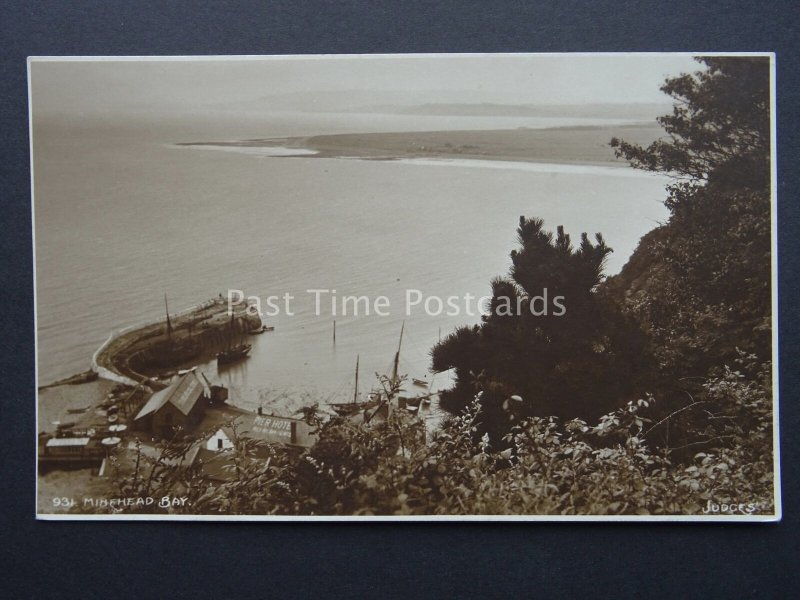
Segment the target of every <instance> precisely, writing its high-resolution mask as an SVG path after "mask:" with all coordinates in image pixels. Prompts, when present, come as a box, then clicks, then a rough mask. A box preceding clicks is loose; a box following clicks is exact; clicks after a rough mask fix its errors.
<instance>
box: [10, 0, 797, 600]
mask: <svg viewBox="0 0 800 600" xmlns="http://www.w3.org/2000/svg"><path fill="white" fill-rule="evenodd" d="M796 13H797V9H796V4H795V3H794V2H786V3H780V2H769V3H762V2H720V1H715V2H707V1H696V0H695V1H692V2H686V1H673V2H650V1H648V2H644V1H640V2H631V1H623V0H617V1H607V0H599V1H595V2H574V1H569V0H565V1H561V2H554V3H543V2H534V1H531V2H510V1H502V2H498V1H494V2H485V3H482V2H475V1H466V2H455V1H452V0H447V1H440V2H415V1H406V2H396V3H395V2H379V1H377V0H371V1H370V0H362V1H336V2H334V1H327V2H326V1H324V0H319V1H314V2H299V1H294V2H288V1H271V0H270V1H266V2H256V1H251V2H185V1H171V2H149V1H141V2H131V1H130V0H129V1H124V0H122V1H121V0H102V1H93V2H24V1H13V2H3V3H2V5H1V6H0V39H2V53H0V61H2V86H3V88H2V94H1V95H0V120H2V124H1V125H0V132H2V136H1V137H0V147H2V161H0V169H2V176H0V203H1V204H0V220H1V222H2V235H1V236H0V252H1V253H2V256H1V258H0V273H2V284H3V287H2V289H3V294H2V300H0V302H2V316H0V345H2V353H1V354H0V359H1V360H2V362H1V363H0V367H1V368H2V371H0V372H1V373H2V375H3V378H2V380H0V381H2V387H1V388H0V389H1V390H2V393H0V410H2V412H1V413H0V415H1V416H0V423H1V424H2V429H0V431H2V435H1V436H0V460H1V461H2V479H0V485H2V493H0V501H2V508H1V509H0V520H2V526H1V527H2V528H1V529H0V531H2V534H0V535H2V544H1V545H0V556H2V564H0V590H2V594H3V596H4V597H7V598H21V597H36V598H52V597H65V598H66V597H69V598H82V597H83V598H91V597H98V598H107V597H111V598H113V597H120V596H122V597H127V596H135V597H138V598H150V597H163V598H167V597H170V598H206V597H214V598H238V597H277V596H288V597H298V598H310V597H312V596H315V595H331V596H335V597H354V598H361V597H367V596H379V597H400V598H413V597H417V596H436V597H444V598H456V597H459V598H466V597H469V598H472V597H484V596H485V597H508V596H511V597H536V596H548V597H550V596H565V597H575V596H578V597H580V596H584V597H597V596H600V597H606V596H634V595H636V596H643V597H645V598H647V597H650V596H654V595H657V594H659V592H660V593H661V594H664V595H669V596H676V597H706V596H714V597H734V598H737V597H749V596H753V597H763V598H768V597H792V596H795V595H796V594H797V589H798V586H797V580H798V578H797V571H798V568H800V567H798V565H797V561H798V558H800V557H799V556H798V552H797V550H798V540H799V539H800V538H799V537H798V528H797V523H798V494H797V491H798V476H797V475H798V467H797V462H798V444H797V436H796V434H795V432H796V431H797V429H798V410H797V393H796V387H797V379H798V374H797V369H796V364H797V361H798V351H797V343H798V327H797V322H796V321H795V320H794V319H793V317H795V316H797V311H796V310H793V306H792V300H793V298H792V296H793V292H794V290H795V289H796V287H797V279H798V268H797V266H798V256H797V248H796V245H795V243H794V240H795V236H796V235H797V233H798V232H797V225H798V214H799V212H800V211H799V210H798V206H797V203H796V202H795V201H794V199H793V198H792V195H791V192H792V191H793V190H795V189H797V187H798V171H797V166H796V165H797V162H796V159H795V152H794V149H795V148H796V147H797V146H798V139H797V136H798V132H797V104H798V80H797V73H798V71H800V68H799V67H800V65H798V57H797V53H796V44H795V42H796V39H797V25H798V19H797V17H796ZM511 51H513V52H523V51H525V52H561V51H616V52H619V51H698V52H699V51H707V52H713V51H775V52H777V69H778V158H779V163H778V164H779V181H778V196H779V219H780V222H779V230H780V235H779V241H780V244H779V255H780V262H781V268H780V290H781V293H780V300H781V311H780V317H781V344H780V347H781V369H780V374H781V411H780V420H781V432H782V436H781V437H782V482H783V507H784V518H783V522H782V523H780V524H772V525H729V524H678V525H667V524H642V523H635V524H623V525H612V524H564V523H556V524H530V523H527V524H526V523H519V524H490V523H484V524H480V523H466V524H463V523H461V524H460V523H439V524H424V523H418V524H406V523H395V524H364V523H337V524H315V523H312V524H305V523H255V524H238V523H221V524H219V523H218V524H211V523H68V522H63V523H56V522H37V521H35V520H34V510H35V509H34V507H35V503H34V480H35V471H34V459H35V456H34V442H33V439H34V436H35V423H34V393H35V389H34V388H35V383H34V345H33V331H34V329H33V280H32V267H31V265H32V251H31V235H30V231H31V223H30V179H29V177H30V173H29V154H28V150H29V149H28V121H27V90H26V64H25V59H26V57H27V56H29V55H151V54H158V55H175V54H290V53H303V54H305V53H362V52H368V53H374V52H381V53H389V52H511Z"/></svg>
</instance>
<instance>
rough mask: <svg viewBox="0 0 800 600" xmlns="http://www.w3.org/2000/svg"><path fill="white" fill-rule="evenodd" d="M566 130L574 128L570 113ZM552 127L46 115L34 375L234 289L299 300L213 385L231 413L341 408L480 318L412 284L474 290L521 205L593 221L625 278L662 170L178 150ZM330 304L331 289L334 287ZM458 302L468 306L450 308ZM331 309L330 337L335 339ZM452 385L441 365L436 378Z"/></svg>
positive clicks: (499, 269) (344, 118)
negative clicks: (227, 399) (350, 311)
mask: <svg viewBox="0 0 800 600" xmlns="http://www.w3.org/2000/svg"><path fill="white" fill-rule="evenodd" d="M570 122H571V123H574V122H575V121H574V120H573V121H570ZM564 124H569V122H565V121H558V120H543V119H521V118H515V119H508V118H498V119H488V118H468V117H461V118H444V117H422V118H421V117H399V116H386V115H352V114H348V115H331V114H329V115H324V114H314V115H309V114H305V115H301V114H282V115H272V116H270V117H269V118H265V117H263V116H257V115H249V116H248V115H238V116H236V117H230V116H227V115H224V114H218V115H213V114H207V115H197V116H194V117H187V116H170V115H160V116H157V117H154V116H152V115H150V116H140V117H135V116H134V117H128V118H127V119H125V120H120V119H112V118H108V119H93V120H89V121H80V122H78V121H75V120H55V119H50V120H44V119H43V120H41V121H37V122H36V124H35V127H34V160H35V162H34V176H35V219H36V226H35V234H36V283H37V303H38V353H39V354H38V365H39V380H40V382H41V383H46V382H49V381H53V380H55V379H57V378H60V377H64V376H67V375H70V374H72V373H75V372H77V371H80V370H83V369H86V368H87V367H88V366H89V362H90V359H91V356H92V353H93V352H94V351H95V350H96V349H97V347H98V346H99V345H100V344H101V343H102V342H103V341H104V340H105V339H106V338H107V337H108V335H109V333H110V332H111V330H112V329H115V328H120V327H123V326H126V325H130V324H133V323H138V322H141V321H143V320H146V319H155V318H158V317H160V316H161V315H163V295H164V293H165V292H166V293H168V294H169V300H170V308H171V310H175V311H177V310H179V309H182V308H185V307H187V306H191V305H194V304H197V303H198V302H200V301H202V300H204V299H207V298H211V297H213V296H216V295H217V294H219V293H220V292H222V293H225V291H226V290H228V289H230V288H236V289H242V290H245V291H246V292H247V293H248V294H252V295H257V296H259V297H262V298H266V296H269V295H283V294H284V293H290V294H292V295H293V296H294V297H295V298H294V300H293V302H292V305H291V309H292V311H293V312H294V313H295V315H294V316H289V315H287V314H280V315H278V316H276V317H274V318H272V319H270V324H272V325H274V326H275V331H274V332H271V333H267V334H264V335H261V336H257V337H254V338H253V343H254V348H253V351H252V357H251V358H250V359H249V360H248V361H246V362H244V363H241V365H238V366H235V367H232V368H230V369H228V370H225V371H222V372H218V371H217V368H216V365H215V364H208V365H206V366H205V367H203V368H204V370H205V372H206V373H207V374H208V375H209V376H210V378H212V379H216V380H219V381H223V382H225V383H226V384H228V385H230V386H231V387H232V389H233V394H234V396H235V397H236V399H237V401H238V402H239V403H240V404H244V405H253V404H256V403H260V402H264V401H269V400H270V399H275V398H279V397H284V396H294V397H308V396H313V397H315V398H318V399H345V398H348V397H350V396H351V395H352V389H353V387H352V386H353V369H354V367H355V361H356V356H357V355H360V357H361V370H360V372H361V377H360V381H361V386H362V389H367V388H369V387H370V386H371V385H372V384H373V383H374V374H375V373H376V372H378V373H386V372H388V370H389V368H390V365H391V362H392V358H393V355H394V352H395V350H396V348H397V344H398V336H399V333H400V327H401V323H402V322H403V321H405V335H404V338H403V348H402V354H401V362H400V367H401V372H404V373H407V374H408V375H409V376H410V377H419V378H427V379H428V380H431V378H432V375H431V374H430V373H428V371H427V369H428V366H429V350H430V348H431V346H432V345H433V344H434V343H435V342H436V340H437V339H438V336H439V331H440V330H441V332H442V335H445V334H446V333H448V332H449V331H451V330H452V329H453V328H454V327H456V326H458V325H461V324H468V323H477V322H478V321H479V317H478V316H469V315H466V314H463V313H462V314H461V315H458V316H447V315H444V314H443V315H440V316H429V315H427V314H426V313H425V312H424V310H423V309H422V307H421V306H417V307H415V308H413V309H412V310H411V314H410V315H408V314H406V306H405V294H406V290H407V289H410V288H413V289H418V290H420V291H421V292H422V294H424V296H434V295H435V296H441V297H446V296H451V295H457V296H463V295H464V294H465V293H471V294H473V295H475V296H482V295H485V294H486V293H488V291H489V281H490V279H491V278H492V277H494V276H496V275H499V274H503V273H505V272H506V271H507V269H508V266H509V258H508V255H509V252H510V250H511V249H512V248H513V247H514V245H515V241H514V238H515V228H516V224H517V221H518V219H519V216H520V215H523V214H524V215H527V216H540V217H543V218H544V219H545V221H546V224H547V226H548V227H552V228H553V229H555V227H556V226H557V225H560V224H563V225H564V226H565V228H566V229H567V231H568V232H570V233H572V234H573V239H578V236H579V234H580V233H581V232H582V231H588V232H591V233H594V232H597V231H600V232H602V233H603V234H604V236H605V238H606V240H607V242H608V243H609V245H610V246H612V247H613V248H614V250H615V252H614V254H612V255H611V258H610V260H609V262H608V272H609V273H614V272H617V271H618V270H619V269H620V268H621V266H622V265H623V264H624V262H625V261H626V260H627V258H628V256H630V254H631V252H632V251H633V249H634V248H635V246H636V243H637V242H638V240H639V238H640V237H641V235H643V234H644V233H645V232H646V231H648V230H650V229H652V228H653V227H654V226H655V225H656V222H657V221H658V220H663V219H664V218H665V215H666V213H665V209H664V207H663V206H662V205H661V200H662V198H663V196H664V193H663V187H664V179H663V178H661V177H658V176H652V175H646V174H641V173H637V172H635V171H633V170H631V169H613V168H593V167H575V166H564V165H541V164H537V165H526V164H519V163H502V162H493V161H465V160H460V161H436V160H409V161H392V162H380V161H361V160H351V159H316V158H314V159H309V158H286V157H265V156H261V155H259V154H258V153H247V152H232V151H225V152H223V151H218V150H214V149H198V148H191V147H176V146H174V144H175V143H176V142H185V141H207V140H236V139H243V138H257V137H284V136H302V135H314V134H324V133H339V132H355V131H400V130H423V129H429V130H444V129H470V128H473V129H479V128H482V129H495V128H503V127H508V128H512V127H518V126H531V127H536V126H552V125H564ZM309 289H330V290H334V289H335V290H336V292H337V295H338V296H342V295H345V294H353V295H366V296H369V297H370V298H376V297H378V296H381V295H383V296H387V297H388V298H389V300H390V302H391V306H390V309H389V311H390V313H391V314H390V316H388V317H381V316H377V315H371V316H365V315H360V316H352V315H351V316H341V315H337V316H336V317H334V316H333V315H332V314H331V311H330V306H329V305H328V304H327V303H324V304H323V306H322V308H323V311H322V314H321V315H319V316H318V315H316V314H315V307H314V297H313V295H311V294H309V293H307V292H306V290H309ZM326 298H327V296H326ZM461 306H463V303H462V304H461ZM334 318H335V319H336V334H337V335H336V345H334V344H333V343H332V328H333V320H334ZM447 383H448V380H447V377H446V376H437V377H436V381H435V387H440V386H442V385H446V384H447Z"/></svg>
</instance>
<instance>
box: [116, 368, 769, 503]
mask: <svg viewBox="0 0 800 600" xmlns="http://www.w3.org/2000/svg"><path fill="white" fill-rule="evenodd" d="M656 402H657V400H656V399H655V398H653V397H652V396H647V397H645V398H641V399H639V400H638V401H635V402H629V403H628V404H627V405H626V406H624V407H622V408H620V409H618V410H615V411H613V412H611V413H609V414H607V415H605V416H604V417H603V418H601V419H600V420H599V422H598V423H596V424H594V425H590V424H588V423H586V422H584V421H582V420H578V419H575V420H571V421H567V422H563V423H562V422H560V421H559V420H558V419H557V418H555V417H549V418H541V417H532V418H526V419H521V420H520V421H519V422H518V424H517V425H515V426H514V427H512V429H511V431H510V433H509V434H508V435H507V436H506V438H505V439H504V440H503V443H502V444H498V445H492V444H491V443H490V442H489V437H488V436H487V435H484V436H483V437H482V438H479V439H478V440H477V441H476V439H475V432H476V431H477V429H478V427H479V426H480V421H481V419H482V418H483V416H484V412H483V407H482V402H481V398H480V396H478V397H476V398H475V400H474V401H473V402H472V403H471V404H470V405H469V406H468V407H467V410H466V411H465V412H464V413H462V414H461V415H459V416H457V417H453V418H451V419H449V420H448V421H446V422H445V423H444V424H443V426H442V428H441V430H439V431H437V432H435V433H434V435H433V439H432V440H428V441H427V442H426V440H425V436H424V431H423V429H422V424H421V422H420V421H419V420H417V419H415V418H414V417H412V416H411V415H410V414H408V413H405V412H404V411H396V412H394V413H393V414H392V415H391V416H390V417H389V419H388V420H386V421H385V422H381V423H377V424H356V423H353V422H352V421H348V420H345V419H333V420H331V421H329V422H328V423H326V424H325V425H323V426H322V428H321V431H320V440H319V443H318V444H317V445H316V446H315V447H314V448H312V449H310V450H308V451H306V452H305V453H303V454H301V455H299V456H298V455H292V454H291V453H289V452H288V451H287V450H285V449H283V448H281V447H278V446H270V447H261V448H259V447H256V446H255V445H254V444H253V443H252V442H251V441H248V440H246V439H240V440H239V443H238V444H237V448H236V450H235V451H231V459H232V461H231V465H230V466H229V470H230V473H231V480H230V481H228V482H226V483H219V482H210V481H207V480H205V479H203V478H202V477H201V476H200V475H199V474H198V473H197V472H196V471H195V470H194V469H193V468H188V469H182V468H178V467H174V468H172V469H171V470H165V471H164V473H162V476H161V477H160V478H159V485H158V490H159V492H158V493H159V494H161V493H164V494H170V493H171V494H180V495H182V496H186V497H188V498H189V500H188V502H187V503H186V505H185V506H183V507H172V508H171V509H170V510H171V511H172V512H178V513H180V512H183V513H189V514H277V515H471V514H472V515H475V514H482V515H491V514H497V515H504V514H506V515H647V514H653V515H672V514H675V515H687V514H702V513H703V512H705V511H708V510H709V508H710V507H717V508H719V506H721V505H726V506H728V507H730V506H733V507H735V508H733V509H731V508H729V509H728V514H758V513H771V512H773V508H774V507H773V500H772V498H773V466H772V450H773V448H772V412H771V402H772V401H771V386H770V369H769V364H762V365H758V364H757V363H756V362H755V357H754V356H752V355H749V356H747V355H744V354H742V356H741V358H740V360H739V363H738V364H737V369H736V370H733V369H730V368H726V369H724V371H723V372H722V373H721V374H720V375H719V376H718V377H715V378H712V379H710V380H708V381H707V382H706V383H705V384H704V385H703V386H702V392H701V393H700V394H699V395H697V396H696V397H694V398H692V399H689V400H687V403H686V405H685V406H683V407H682V408H681V409H679V410H677V411H675V412H673V413H672V414H670V415H668V416H667V417H664V418H660V419H658V420H656V418H657V417H654V415H655V414H656V412H655V410H654V403H656ZM516 403H517V400H516V399H515V398H509V399H507V400H506V401H505V402H504V403H503V404H504V410H506V411H507V412H508V413H509V415H510V417H509V418H510V419H512V420H513V417H514V414H515V412H516V411H517V410H518V407H517V406H516ZM679 421H681V423H680V427H679V428H678V427H677V426H676V423H678V422H679ZM670 426H673V427H676V429H679V430H680V431H682V432H686V431H691V440H692V441H690V442H686V441H685V440H686V437H685V435H682V436H680V437H674V438H673V445H672V446H670V445H663V439H664V432H665V431H666V430H668V429H669V428H670ZM667 438H669V435H667ZM654 440H658V443H659V445H658V446H656V445H655V443H654ZM689 449H690V450H691V451H690V452H689V453H688V454H687V450H689ZM265 451H266V454H265ZM131 477H132V474H129V475H128V476H127V479H126V481H127V482H128V484H130V482H131V481H132V479H131ZM133 480H136V479H133ZM138 481H139V485H144V483H145V482H147V484H148V485H151V484H152V482H150V481H149V480H148V479H146V478H143V477H139V478H138ZM126 492H127V493H129V494H136V493H137V490H134V489H131V488H128V489H126ZM713 514H719V513H713Z"/></svg>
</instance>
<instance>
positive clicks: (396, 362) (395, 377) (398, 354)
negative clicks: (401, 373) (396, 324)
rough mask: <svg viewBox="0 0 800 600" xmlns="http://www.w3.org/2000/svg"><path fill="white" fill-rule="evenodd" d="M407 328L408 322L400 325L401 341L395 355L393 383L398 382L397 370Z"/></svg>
mask: <svg viewBox="0 0 800 600" xmlns="http://www.w3.org/2000/svg"><path fill="white" fill-rule="evenodd" d="M405 328H406V322H405V320H403V324H402V325H401V326H400V342H399V343H398V344H397V353H396V354H395V355H394V365H393V366H392V385H395V384H396V383H397V371H398V368H399V367H400V347H401V346H402V345H403V330H404V329H405Z"/></svg>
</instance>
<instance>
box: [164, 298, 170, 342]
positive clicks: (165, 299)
mask: <svg viewBox="0 0 800 600" xmlns="http://www.w3.org/2000/svg"><path fill="white" fill-rule="evenodd" d="M164 308H165V309H166V310H167V339H168V340H170V341H172V322H171V321H170V320H169V304H167V293H166V292H164Z"/></svg>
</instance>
